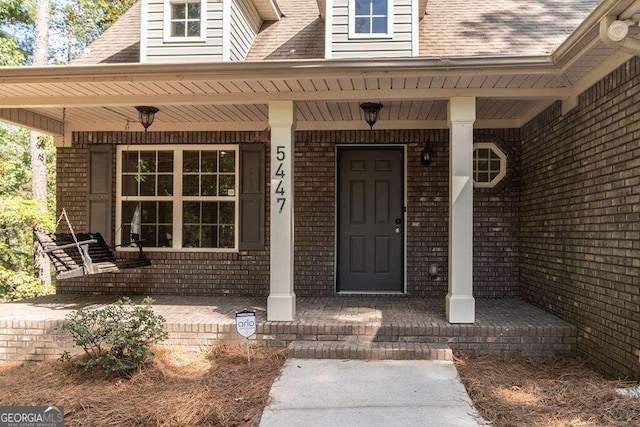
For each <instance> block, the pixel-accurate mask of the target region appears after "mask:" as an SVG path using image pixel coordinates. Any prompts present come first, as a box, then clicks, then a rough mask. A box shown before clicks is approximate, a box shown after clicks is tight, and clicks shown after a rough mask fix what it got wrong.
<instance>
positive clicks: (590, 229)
mask: <svg viewBox="0 0 640 427" xmlns="http://www.w3.org/2000/svg"><path fill="white" fill-rule="evenodd" d="M639 100H640V61H639V60H638V59H637V58H635V59H633V60H631V61H630V62H629V63H627V64H626V65H624V66H622V67H620V68H619V69H617V70H616V71H615V72H613V73H612V74H610V75H609V76H607V77H606V78H604V79H603V80H601V81H600V82H598V83H597V84H596V85H594V86H593V87H591V88H590V89H589V90H587V91H586V92H585V93H584V94H582V95H581V96H580V98H579V103H578V106H577V107H576V108H575V109H573V110H572V111H571V112H569V113H568V114H566V115H565V116H562V115H561V108H560V104H559V103H557V104H555V105H554V106H552V107H550V108H549V109H548V110H546V111H545V112H543V113H542V114H541V115H540V116H538V117H537V118H536V119H534V120H533V121H532V122H530V123H528V124H527V125H526V126H525V127H524V128H523V130H522V135H523V142H522V160H521V168H522V174H521V206H520V235H521V238H520V241H521V243H520V254H521V255H520V281H521V286H522V292H523V296H524V298H525V299H526V300H528V301H530V302H533V303H535V304H537V305H539V306H541V307H543V308H545V309H547V310H550V311H552V312H554V313H557V314H558V315H560V316H561V317H563V318H565V319H567V320H568V321H570V322H572V323H574V324H575V325H577V326H578V332H579V335H578V351H579V352H580V353H582V354H583V355H585V356H587V357H588V358H589V359H591V360H592V361H594V362H596V363H598V365H599V366H600V367H601V368H602V369H603V370H604V371H605V372H607V373H610V374H614V375H619V376H627V375H628V376H634V377H637V376H638V374H640V364H639V363H638V356H637V355H635V354H634V352H635V351H638V350H639V349H640V127H639V126H638V124H637V122H638V118H639V117H640V102H638V101H639Z"/></svg>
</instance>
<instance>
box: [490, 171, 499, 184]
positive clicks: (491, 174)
mask: <svg viewBox="0 0 640 427" xmlns="http://www.w3.org/2000/svg"><path fill="white" fill-rule="evenodd" d="M499 173H500V172H499V171H494V172H490V173H489V178H488V179H489V181H487V182H491V181H493V180H494V179H495V177H496V176H498V174H499Z"/></svg>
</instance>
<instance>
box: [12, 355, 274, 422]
mask: <svg viewBox="0 0 640 427" xmlns="http://www.w3.org/2000/svg"><path fill="white" fill-rule="evenodd" d="M154 351H155V353H156V358H155V359H154V361H153V364H152V365H151V366H149V367H147V368H145V369H143V370H140V371H138V372H135V373H134V374H133V375H132V376H131V378H130V379H119V378H105V377H104V375H103V374H102V373H100V372H98V371H85V370H84V369H82V368H79V367H77V366H76V365H75V364H74V363H73V362H62V361H51V362H38V363H34V364H25V365H19V366H6V365H5V366H0V404H2V405H48V404H52V405H64V410H65V425H71V426H73V425H94V426H98V425H99V426H177V425H179V426H185V427H186V426H257V425H258V423H259V420H260V415H261V414H262V411H263V409H264V407H265V405H266V404H267V399H268V396H269V390H270V388H271V384H272V383H273V381H274V380H275V379H276V377H277V376H278V375H279V374H280V370H281V368H282V365H283V363H284V361H285V350H283V349H273V348H267V347H252V348H251V364H250V365H247V357H246V349H245V346H244V344H242V343H227V344H220V345H217V346H214V347H213V348H212V349H211V350H210V351H209V352H208V353H206V354H205V353H186V352H181V351H179V350H177V349H174V348H172V349H167V348H158V349H154Z"/></svg>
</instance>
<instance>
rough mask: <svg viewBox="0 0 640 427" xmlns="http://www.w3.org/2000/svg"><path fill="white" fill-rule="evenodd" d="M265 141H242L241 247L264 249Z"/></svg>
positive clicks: (244, 249)
mask: <svg viewBox="0 0 640 427" xmlns="http://www.w3.org/2000/svg"><path fill="white" fill-rule="evenodd" d="M264 174H265V149H264V144H240V224H239V225H240V250H241V251H257V250H263V249H264V225H265V224H264V221H265V215H264V209H265V206H264V204H265V185H264V180H265V178H264Z"/></svg>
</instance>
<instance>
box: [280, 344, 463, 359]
mask: <svg viewBox="0 0 640 427" xmlns="http://www.w3.org/2000/svg"><path fill="white" fill-rule="evenodd" d="M287 355H288V356H289V357H292V358H298V359H361V360H452V359H453V353H452V351H451V349H450V348H449V347H448V346H446V345H442V344H434V343H429V344H427V343H419V342H378V341H375V342H363V341H294V342H292V343H291V344H289V347H287Z"/></svg>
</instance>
